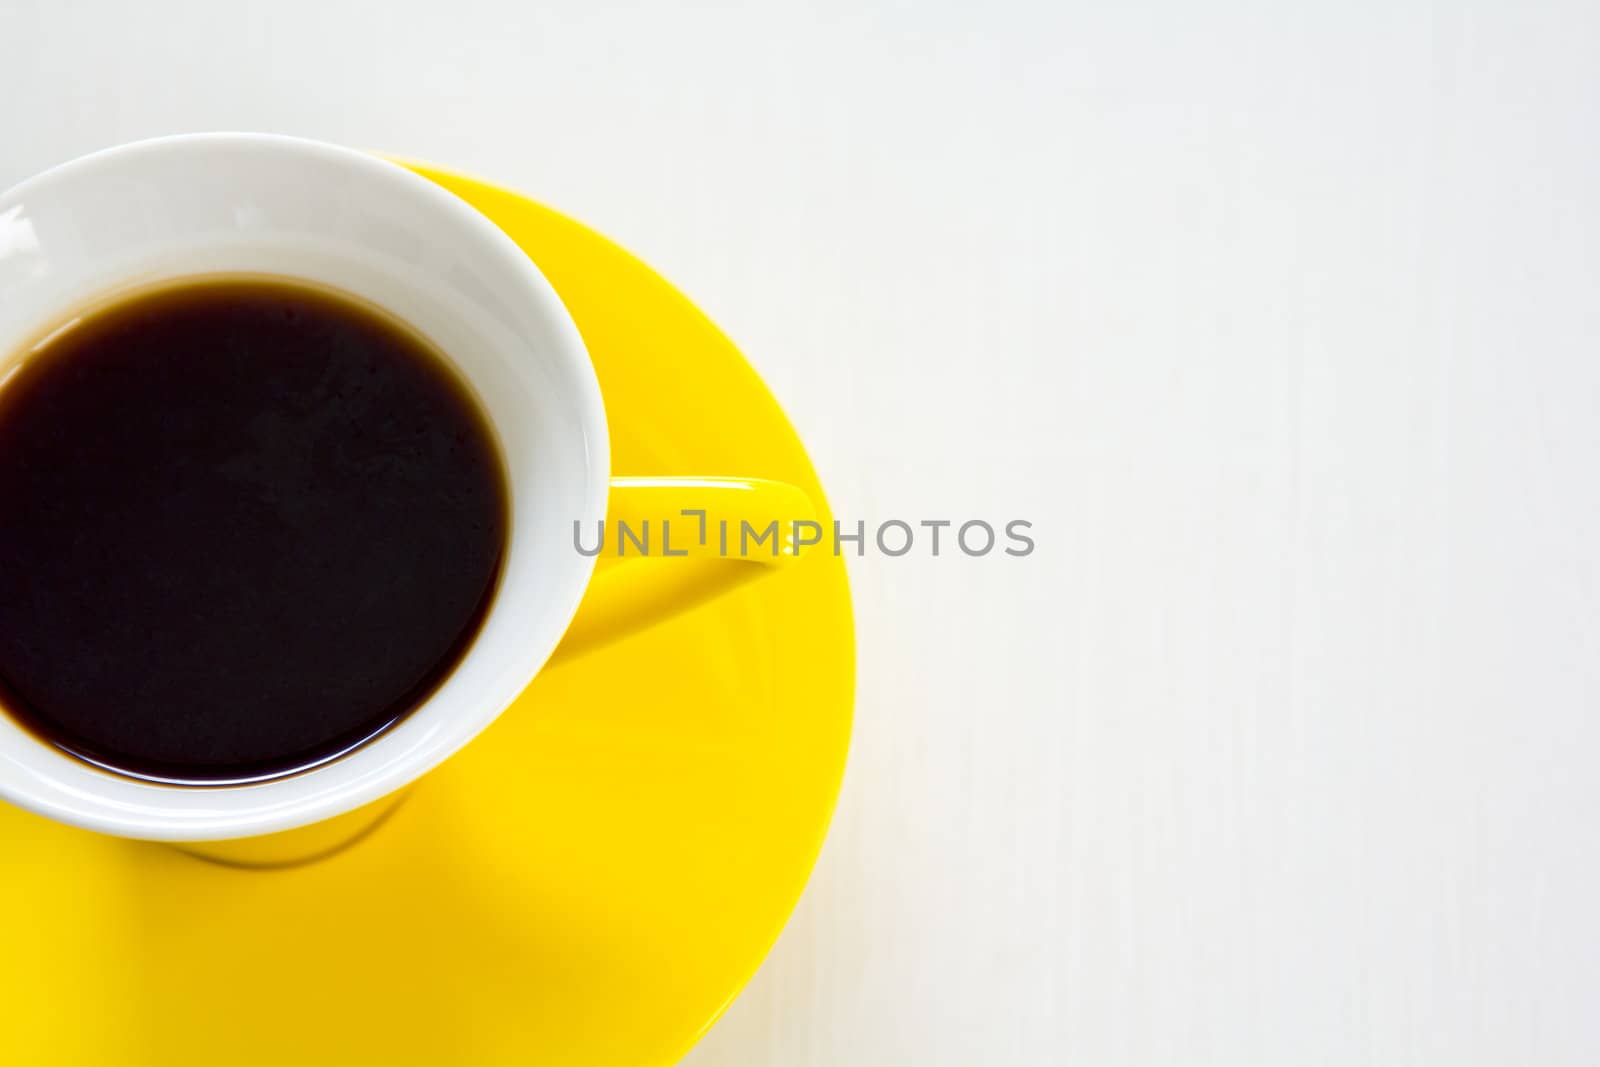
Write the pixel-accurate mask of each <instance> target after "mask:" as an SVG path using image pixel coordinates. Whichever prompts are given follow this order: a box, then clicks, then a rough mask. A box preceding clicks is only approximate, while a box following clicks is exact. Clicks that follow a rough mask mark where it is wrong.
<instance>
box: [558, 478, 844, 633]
mask: <svg viewBox="0 0 1600 1067" xmlns="http://www.w3.org/2000/svg"><path fill="white" fill-rule="evenodd" d="M829 532H831V531H829ZM823 540H824V531H823V529H822V526H821V520H820V518H819V516H818V511H817V506H816V504H815V503H814V502H813V501H812V499H811V497H810V496H809V495H808V494H807V493H806V492H805V491H804V490H802V489H800V488H798V487H796V486H793V485H790V484H788V483H787V482H777V481H772V480H770V479H766V478H716V477H657V478H613V479H611V493H610V500H609V503H608V506H607V508H606V519H605V523H604V525H603V527H601V528H600V529H598V530H597V529H596V528H595V527H594V526H593V525H590V526H589V527H588V528H587V529H584V528H581V527H580V528H579V529H577V530H575V531H574V549H575V550H579V551H583V552H586V553H588V554H591V555H596V554H597V555H598V557H599V559H598V560H597V566H596V568H595V575H594V579H593V581H591V582H590V584H589V589H588V592H586V593H585V594H584V597H583V603H582V604H580V605H579V607H578V614H577V616H576V617H575V618H574V619H573V621H572V625H571V626H569V627H568V628H567V633H566V636H565V637H563V638H562V640H561V645H560V647H559V648H557V649H556V652H555V655H554V657H552V663H554V662H557V661H559V660H564V659H567V658H568V657H571V656H575V655H578V654H579V653H582V652H586V651H588V650H589V649H591V648H595V647H598V646H599V645H603V644H606V643H607V642H610V641H614V640H616V639H617V638H620V637H625V636H627V635H628V634H631V633H633V632H635V631H637V630H641V629H644V628H645V627H647V626H652V625H654V624H656V623H659V622H662V621H664V620H665V619H668V618H671V617H672V616H673V615H676V614H678V613H679V612H682V611H686V610H688V609H689V608H692V607H694V606H695V605H697V604H700V603H702V602H704V601H706V600H709V599H711V598H712V597H715V596H719V595H721V594H722V593H725V592H727V591H728V590H730V589H733V588H735V587H737V586H739V585H742V584H744V583H745V582H748V581H751V580H753V579H755V578H758V577H761V576H763V575H768V574H773V573H776V572H778V571H781V570H785V569H787V568H789V567H791V566H793V565H794V564H796V563H797V562H799V561H800V560H801V559H803V558H804V557H805V555H806V550H807V549H808V548H809V547H811V546H812V545H816V544H821V543H822V541H823Z"/></svg>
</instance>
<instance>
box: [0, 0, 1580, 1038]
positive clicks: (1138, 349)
mask: <svg viewBox="0 0 1600 1067" xmlns="http://www.w3.org/2000/svg"><path fill="white" fill-rule="evenodd" d="M1597 44H1600V9H1597V8H1596V6H1595V5H1594V4H1593V3H1588V2H1582V3H1580V2H1573V3H1566V4H1552V3H1529V2H1522V0H1519V2H1509V0H1507V2H1498V3H1485V2H1480V0H1464V2H1441V0H1436V2H1433V3H1414V2H1409V0H1401V2H1390V3H1377V2H1373V3H1359V2H1358V3H1339V4H1332V3H1312V2H1308V0H1302V2H1300V3H1294V4H1287V5H1285V4H1269V3H1264V2H1259V3H1251V2H1245V0H1218V2H1213V3H1210V4H1206V5H1192V4H1180V3H1176V2H1173V3H1166V4H1161V3H1147V2H1133V3H1126V4H1109V3H1104V2H1100V0H1096V2H1079V0H1072V2H1070V3H1045V2H1039V3H1033V4H1025V3H1010V4H1007V3H998V4H979V3H972V2H970V0H963V2H959V3H951V2H944V0H940V2H915V3H914V2H911V0H902V2H899V3H884V2H875V3H861V2H836V3H833V2H830V3H826V4H818V3H812V4H804V5H801V4H783V5H779V4H771V5H755V4H734V3H730V4H679V5H648V6H647V5H634V4H599V3H581V2H578V0H563V2H561V3H540V2H537V0H533V2H530V0H515V2H513V0H451V2H448V3H426V4H425V3H400V2H397V3H391V4H388V5H380V4H374V3H363V4H355V3H350V2H345V0H271V2H266V3H257V2H251V3H237V2H227V3H221V2H215V0H203V2H202V0H194V2H182V3H180V2H171V0H141V2H139V3H122V2H116V3H113V2H110V0H105V2H102V3H74V2H68V0H0V186H4V185H9V184H10V183H11V182H12V181H14V180H16V179H20V178H22V177H24V176H25V175H27V174H29V173H31V172H33V171H35V170H37V169H40V168H42V167H44V166H46V165H48V164H51V163H54V162H58V161H60V160H63V159H65V158H68V157H71V156H74V155H77V154H79V153H82V152H84V151H87V150H90V149H94V148H98V147H102V146H105V145H108V144H112V143H116V142H120V141H125V140H129V139H133V138H137V137H144V136H149V135H154V134H160V133H169V132H178V131H185V130H194V129H213V128H247V129H263V130H275V131H281V132H291V133H297V134H302V135H307V136H311V137H317V138H323V139H327V140H333V141H340V142H345V143H350V144H355V145H359V146H368V147H374V148H381V149H386V150H390V151H394V152H398V153H403V154H407V155H410V156H414V157H420V158H426V159H433V160H437V161H440V162H444V163H448V164H452V165H454V166H456V167H458V168H461V169H465V170H468V171H471V172H477V173H480V174H483V175H485V176H489V177H493V178H496V179H499V180H501V181H503V182H506V183H508V184H510V185H513V186H516V187H519V188H521V189H524V190H526V191H528V192H530V193H531V194H533V195H535V196H537V197H539V198H541V199H543V200H546V201H547V202H549V203H551V204H553V205H555V206H557V207H559V208H561V209H563V210H565V211H567V212H569V213H571V214H573V215H575V216H577V217H579V218H581V219H583V220H585V221H587V222H589V223H591V224H593V225H595V226H597V227H599V228H600V229H601V230H603V231H604V232H607V233H609V234H611V235H613V236H615V237H616V238H618V239H620V240H621V241H622V242H624V243H625V244H627V245H628V246H629V247H630V248H632V249H634V250H635V251H637V252H638V253H639V254H641V255H642V256H644V257H645V258H646V259H647V260H649V261H650V262H652V263H654V264H655V265H657V266H658V267H659V268H660V269H661V270H662V271H663V272H664V273H665V274H667V276H669V277H670V278H672V279H673V280H674V281H676V282H677V283H679V284H680V285H681V286H682V287H683V288H684V289H685V290H686V291H688V292H689V293H690V294H692V295H693V296H694V297H695V298H696V299H697V300H698V301H699V302H700V303H701V304H702V305H703V306H704V308H705V309H706V310H707V311H708V312H709V313H710V314H711V315H712V316H713V317H714V318H715V319H717V320H718V321H719V322H720V323H722V324H723V325H724V326H725V327H726V328H727V330H728V331H729V332H730V334H731V335H732V336H733V337H734V338H735V339H736V340H737V341H738V342H739V343H740V344H741V345H742V346H743V347H744V349H745V351H746V352H747V354H748V355H749V357H750V358H751V360H752V361H753V362H754V363H755V364H756V365H757V367H758V368H759V369H760V370H761V372H762V373H763V374H764V375H766V377H767V379H768V381H769V382H770V383H771V385H772V386H773V388H774V389H775V391H776V392H777V394H778V396H779V397H780V398H781V400H782V401H783V402H784V403H785V405H786V406H787V407H788V410H789V411H790V412H791V414H792V415H793V417H794V419H795V421H796V423H797V424H798V425H799V427H800V429H801V431H802V433H803V434H804V435H805V436H806V438H807V440H808V442H809V443H810V447H811V449H812V451H813V455H814V457H815V459H816V461H817V463H818V466H819V468H820V469H821V472H822V474H823V477H824V480H825V482H826V484H827V486H828V488H829V489H830V491H831V494H832V497H833V500H834V504H835V507H836V510H837V511H838V512H839V513H840V514H841V515H843V516H845V517H848V518H863V519H866V520H868V521H869V522H873V523H875V522H878V521H882V520H884V519H890V518H903V519H907V520H910V521H917V520H920V519H939V518H948V519H957V520H961V519H967V518H984V519H989V520H991V521H1004V520H1007V519H1011V518H1025V519H1029V520H1031V521H1032V522H1033V523H1034V524H1035V534H1036V536H1037V539H1038V550H1037V551H1036V552H1035V554H1034V555H1032V556H1031V557H1028V558H1026V559H1011V558H1006V557H1003V556H1002V557H998V558H996V557H990V558H985V559H966V558H964V557H961V556H960V555H954V556H951V555H948V554H946V555H942V556H941V557H940V558H938V559H934V558H931V557H929V556H927V555H925V554H923V553H921V552H917V553H914V554H913V555H911V556H907V557H905V558H902V559H885V558H881V557H879V558H871V559H865V560H861V561H858V562H856V563H853V564H852V577H853V582H854V589H855V595H856V601H857V609H858V614H859V630H860V691H859V703H858V708H857V719H856V735H855V747H854V750H853V753H852V757H851V762H850V768H849V774H848V779H847V782H846V785H845V790H844V795H843V798H842V801H841V805H840V809H839V814H838V818H837V820H836V822H835V825H834V828H833V832H832V836H831V838H830V839H829V841H828V844H827V847H826V850H825V852H824V855H823V857H822V860H821V863H820V865H819V867H818V869H817V872H816V875H815V877H814V878H813V880H812V883H811V885H810V888H809V889H808V891H807V894H806V896H805V899H804V901H803V902H802V904H801V906H800V908H799V910H798V911H797V913H796V914H795V916H794V919H793V921H792V922H791V923H790V925H789V927H788V930H787V932H786V933H785V934H784V935H783V938H782V939H781V941H780V942H779V944H778V946H777V948H776V949H775V951H774V952H773V954H772V956H771V958H770V959H769V960H768V962H767V963H766V965H765V967H764V969H763V970H762V972H761V973H760V975H759V977H758V978H757V979H756V981H755V982H754V984H753V985H752V986H751V987H750V989H749V990H748V991H747V992H746V993H745V994H744V996H743V997H742V998H741V999H740V1000H739V1001H738V1002H737V1003H735V1004H734V1006H733V1007H732V1009H731V1010H730V1012H729V1013H728V1015H727V1016H726V1018H725V1019H724V1020H723V1021H722V1022H721V1023H720V1024H719V1025H718V1026H717V1028H716V1029H715V1030H714V1031H713V1032H712V1033H711V1034H710V1035H709V1036H708V1037H707V1039H706V1040H705V1041H704V1042H703V1043H702V1045H701V1046H700V1047H699V1048H698V1049H697V1050H696V1051H695V1052H694V1053H692V1054H691V1055H690V1057H689V1059H688V1061H687V1062H688V1063H689V1064H690V1065H692V1067H723V1065H727V1067H751V1065H813V1064H820V1065H833V1064H839V1065H849V1067H856V1065H861V1067H880V1065H891V1064H915V1065H918V1067H936V1065H945V1064H949V1065H969V1064H974V1065H975V1064H1003V1065H1034V1064H1041V1065H1042V1064H1060V1063H1072V1064H1086V1065H1093V1067H1102V1065H1110V1064H1218V1065H1227V1067H1243V1065H1249V1064H1272V1065H1277V1064H1291V1063H1292V1064H1296V1065H1310V1064H1339V1065H1345V1064H1373V1065H1384V1067H1389V1065H1397V1064H1451V1065H1459V1064H1485V1065H1487V1064H1508V1063H1529V1064H1539V1065H1541V1067H1551V1065H1560V1064H1593V1063H1595V1062H1597V1061H1600V997H1597V995H1600V905H1597V901H1600V855H1597V849H1600V830H1597V816H1600V808H1597V804H1596V801H1597V799H1600V789H1597V786H1596V784H1595V772H1596V765H1597V758H1600V716H1597V714H1596V711H1597V702H1600V607H1597V605H1600V566H1597V550H1596V542H1595V540H1594V538H1596V536H1597V535H1600V500H1597V495H1596V491H1595V473H1596V471H1597V469H1600V419H1597V418H1596V415H1597V409H1600V65H1597V63H1596V46H1597Z"/></svg>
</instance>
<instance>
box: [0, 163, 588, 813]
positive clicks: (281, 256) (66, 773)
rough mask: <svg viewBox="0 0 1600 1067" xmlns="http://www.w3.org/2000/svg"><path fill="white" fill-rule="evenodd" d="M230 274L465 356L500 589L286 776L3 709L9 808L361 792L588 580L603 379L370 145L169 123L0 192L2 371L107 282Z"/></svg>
mask: <svg viewBox="0 0 1600 1067" xmlns="http://www.w3.org/2000/svg"><path fill="white" fill-rule="evenodd" d="M239 273H247V274H266V275H278V276H282V277H286V278H294V279H299V280H302V281H306V282H311V283H314V284H317V285H320V286H326V287H329V288H333V289H337V290H341V291H343V292H346V293H349V294H351V295H354V296H356V297H358V298H361V299H364V300H366V301H370V302H371V303H373V304H376V305H378V306H379V307H381V308H383V309H384V310H386V311H388V312H389V313H390V314H392V315H394V316H396V317H397V318H399V319H400V320H402V321H403V322H405V323H406V324H408V325H409V326H410V327H412V328H413V329H414V330H416V331H417V332H418V333H420V334H422V335H423V336H424V337H426V338H428V339H429V340H430V341H432V342H433V343H434V344H435V345H436V346H437V347H438V349H439V351H441V352H442V353H443V354H444V355H445V356H446V357H447V358H448V359H449V360H450V361H451V362H452V364H454V366H455V367H456V369H457V370H458V371H459V372H460V373H461V376H462V377H463V378H464V380H465V381H466V382H467V384H468V385H469V386H470V387H471V389H472V391H473V392H474V393H475V394H476V396H477V398H478V400H479V402H480V403H481V405H482V408H483V410H484V411H485V412H486V413H487V414H488V416H489V419H490V422H491V423H492V424H493V427H494V429H495V432H496V435H497V436H498V438H499V444H500V446H501V449H502V452H503V454H504V459H505V463H506V472H507V479H508V483H509V487H510V494H511V511H512V515H511V532H510V539H509V542H508V546H507V553H506V557H505V562H504V569H503V572H502V576H501V581H500V586H499V589H498V591H497V592H496V595H495V600H494V603H493V605H492V606H491V608H490V611H489V613H488V616H487V618H486V619H485V621H484V624H483V626H482V627H481V629H480V631H479V633H478V635H477V638H476V640H475V641H474V644H473V646H472V648H471V650H470V651H469V652H468V653H467V655H466V656H465V657H464V658H463V660H462V662H461V663H460V664H459V665H458V666H457V667H456V669H455V671H454V672H453V673H452V674H451V676H450V677H449V678H448V679H447V680H446V681H445V682H444V683H443V684H442V685H441V686H440V687H439V688H438V689H437V690H436V691H435V692H434V694H433V695H432V696H431V697H430V698H429V700H428V701H427V702H426V703H425V704H424V705H423V706H422V707H421V708H419V709H418V710H416V711H415V712H413V713H412V714H411V715H410V716H408V717H407V718H406V719H405V720H403V721H402V722H400V723H399V724H397V725H396V726H394V727H393V728H391V729H390V730H388V731H387V732H385V733H384V734H382V735H380V736H379V737H377V738H375V739H374V740H372V741H370V742H368V743H367V744H366V745H364V746H362V747H361V748H359V749H357V750H355V751H353V752H351V753H349V754H347V755H345V756H343V757H341V758H340V759H338V760H337V761H334V762H332V763H329V764H326V765H323V766H320V767H316V768H313V769H310V770H307V771H303V772H301V773H299V774H296V775H292V776H289V777H284V778H279V779H274V780H270V781H266V782H261V783H257V784H248V785H234V786H203V787H201V786H173V785H161V784H155V783H150V782H142V781H138V780H135V779H131V778H125V777H123V776H120V775H117V774H115V773H112V772H107V771H104V770H100V769H98V768H95V767H93V766H91V765H89V764H87V763H84V762H81V761H80V760H78V759H76V758H75V757H72V756H69V755H66V754H64V753H62V752H59V751H56V750H55V749H53V748H52V747H50V746H48V745H46V744H44V743H42V742H41V741H39V740H38V739H37V738H35V737H33V736H32V735H30V734H28V733H26V732H24V731H22V730H21V729H20V728H18V727H17V726H16V725H15V724H14V723H12V722H11V721H10V719H9V718H8V717H6V716H5V715H4V714H3V713H0V797H3V798H4V799H6V800H9V801H11V802H13V803H16V804H18V805H20V806H22V807H25V808H29V809H31V810H35V811H38V812H40V813H42V814H45V815H49V816H51V817H54V818H57V819H60V820H63V821H66V822H70V823H74V824H77V825H81V826H86V827H89V828H91V829H96V830H101V831H105V832H109V833H115V834H121V835H124V836H130V837H140V838H147V839H153V840H214V839H221V838H229V837H243V836H250V835H254V834H262V833H271V832H276V831H280V830H286V829H291V828H293V827H296V826H301V825H306V824H308V823H312V822H316V821H318V820H320V819H324V818H328V817H331V816H333V815H337V814H339V813H340V812H342V811H346V810H349V809H351V808H354V807H357V806H359V805H361V804H365V803H367V802H369V801H372V800H375V799H377V798H378V797H380V796H383V795H384V794H386V793H388V792H391V791H393V790H394V789H396V788H399V787H400V786H403V785H405V784H407V783H408V782H410V781H411V780H413V779H415V778H416V777H418V776H419V775H421V774H422V773H424V772H426V771H427V770H428V769H430V768H431V767H433V766H435V765H437V764H438V763H439V762H440V761H442V760H443V759H445V758H446V757H448V756H449V755H450V754H451V753H453V752H454V751H456V750H457V749H458V748H460V747H461V746H462V745H464V744H466V742H467V741H469V740H470V739H471V738H472V737H473V736H474V735H476V734H477V733H478V732H479V731H480V730H482V729H483V728H484V727H485V726H487V725H488V724H489V722H491V721H492V720H493V719H494V717H495V716H496V715H498V714H499V712H500V711H501V710H503V709H504V708H505V707H506V706H507V705H508V704H510V703H511V701H512V700H513V699H515V697H516V696H517V694H518V693H520V692H521V690H522V689H523V688H524V687H525V686H526V685H527V683H528V682H529V681H530V680H531V679H532V677H533V676H534V674H535V673H537V671H538V669H539V668H540V666H542V665H543V663H544V661H545V659H546V658H548V656H549V655H550V653H551V652H552V651H554V649H555V646H556V643H557V642H558V641H559V640H560V638H561V635H562V633H563V632H564V631H565V629H566V627H567V624H568V623H569V622H570V621H571V619H572V616H573V614H574V613H575V612H576V610H577V605H578V602H579V600H580V599H581V597H582V595H583V591H584V588H585V587H586V585H587V583H588V580H589V576H590V573H591V570H592V567H593V560H592V559H588V558H586V557H584V556H583V555H582V554H580V553H578V552H576V551H573V550H572V545H571V529H572V525H571V524H572V523H573V521H574V520H578V521H583V522H589V523H592V522H594V521H596V520H598V519H600V518H602V517H603V516H604V513H605V501H606V489H607V479H608V476H609V454H608V443H607V441H608V439H607V434H606V427H605V414H604V409H603V406H602V404H601V398H600V390H599V384H598V382H597V380H596V378H595V374H594V368H593V365H592V364H591V363H590V361H589V359H588V356H587V353H586V352H585V350H584V347H583V342H582V339H581V338H580V337H579V335H578V332H577V329H576V327H575V326H574V325H573V323H572V320H571V318H570V316H569V315H568V314H567V312H566V309H565V308H564V307H563V306H562V305H561V302H560V300H559V298H558V297H557V296H556V294H555V292H554V290H553V289H552V288H551V286H550V285H549V283H548V282H547V281H546V280H545V278H544V277H543V275H541V274H540V273H539V271H538V269H537V268H536V267H535V266H534V265H533V263H532V262H531V261H530V260H529V259H528V257H527V256H526V255H525V254H524V253H523V252H522V250H521V249H520V248H518V247H517V246H516V245H515V244H514V243H512V241H511V240H510V239H509V238H507V237H506V236H505V235H504V234H503V233H502V232H501V231H500V230H499V229H498V228H497V227H496V226H495V225H494V224H493V223H491V222H490V221H489V220H488V219H486V218H484V217H483V216H482V215H481V214H479V213H478V212H477V211H476V210H474V209H473V208H471V207H470V206H468V205H467V204H466V203H464V202H463V201H461V200H460V199H458V198H457V197H455V196H454V195H453V194H451V193H449V192H446V191H445V190H443V189H441V188H439V187H438V186H436V185H434V184H433V183H431V182H429V181H427V180H426V179H424V178H421V177H419V176H417V175H415V174H413V173H411V172H410V171H407V170H405V169H404V168H401V167H399V166H396V165H394V164H391V163H388V162H385V161H383V160H379V159H376V158H374V157H371V156H368V155H365V154H363V153H359V152H355V151H352V150H349V149H344V148H337V147H333V146H329V145H323V144H318V143H316V142H310V141H303V140H298V139H294V138H284V137H275V136H267V135H255V134H202V135H193V136H185V137H174V138H163V139H160V140H156V141H146V142H140V143H138V144H134V145H128V146H124V147H122V148H115V149H110V150H108V151H105V152H101V153H97V154H95V155H92V156H87V157H84V158H83V159H80V160H77V161H75V162H73V163H69V164H66V165H64V166H61V167H58V168H56V169H54V170H51V171H47V172H45V173H44V174H41V175H39V176H38V177H36V178H33V179H31V180H29V181H27V182H25V183H23V184H22V185H20V186H17V187H16V188H14V189H12V190H10V191H9V192H7V193H5V194H3V195H0V388H3V383H4V378H5V375H6V373H7V371H8V369H10V367H12V366H13V365H14V364H16V363H20V362H21V361H22V360H25V359H26V358H27V356H28V353H29V351H30V349H31V347H32V346H33V345H34V344H36V343H38V342H39V341H40V340H41V339H42V338H44V337H46V336H48V334H49V333H50V332H51V331H52V330H54V329H56V328H59V327H60V326H63V325H65V324H66V323H68V322H70V321H71V319H72V317H73V316H74V315H75V314H76V313H78V312H80V311H81V310H83V309H84V308H86V307H89V306H92V305H93V304H94V303H96V302H98V301H99V300H101V299H104V298H106V297H109V296H112V295H114V294H116V293H117V292H119V291H123V290H132V289H137V288H141V287H146V286H151V285H156V284H161V283H165V282H168V281H171V280H174V279H179V278H185V277H191V276H203V275H213V274H239ZM0 507H4V501H0ZM406 580H407V576H406V575H404V574H396V575H395V576H394V581H396V582H404V581H406Z"/></svg>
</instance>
